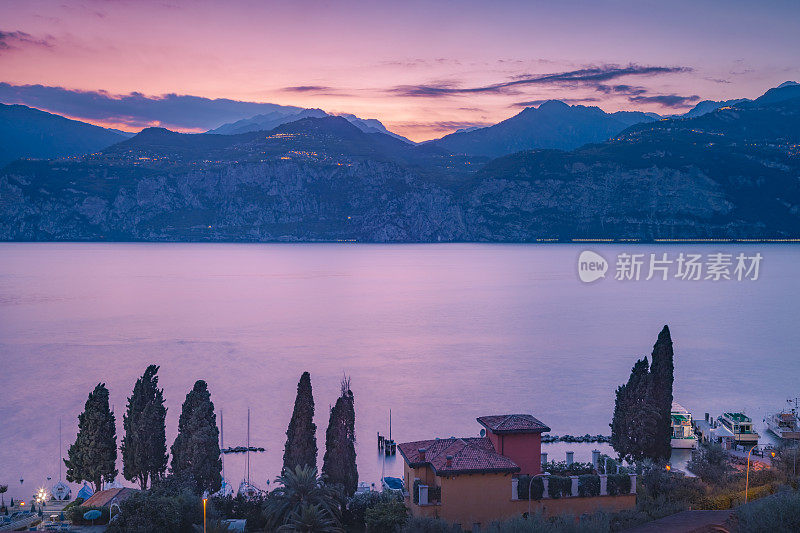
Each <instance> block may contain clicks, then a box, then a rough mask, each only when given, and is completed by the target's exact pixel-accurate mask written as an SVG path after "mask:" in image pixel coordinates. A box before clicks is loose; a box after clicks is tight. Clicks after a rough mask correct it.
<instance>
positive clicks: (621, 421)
mask: <svg viewBox="0 0 800 533" xmlns="http://www.w3.org/2000/svg"><path fill="white" fill-rule="evenodd" d="M673 370H674V367H673V352H672V339H671V338H670V334H669V328H668V327H667V326H664V329H663V330H661V333H660V334H659V335H658V340H657V341H656V344H655V346H654V347H653V354H652V364H650V365H649V369H648V363H647V359H646V358H644V359H640V360H638V361H636V364H635V365H634V366H633V368H632V369H631V375H630V378H629V379H628V382H627V383H626V384H625V385H622V386H620V387H619V388H617V394H616V401H615V405H614V416H613V418H612V420H611V424H610V425H611V445H612V446H613V447H614V450H615V451H616V452H617V454H619V456H620V457H622V458H624V459H629V460H630V459H642V458H645V457H649V458H651V459H655V460H667V459H669V457H670V453H671V451H672V450H671V448H670V439H671V436H672V425H671V421H670V412H671V410H672V384H673V381H674V378H673Z"/></svg>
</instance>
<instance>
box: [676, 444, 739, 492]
mask: <svg viewBox="0 0 800 533" xmlns="http://www.w3.org/2000/svg"><path fill="white" fill-rule="evenodd" d="M686 466H687V468H688V469H689V470H690V471H691V472H692V473H693V474H695V475H696V476H698V477H699V478H700V479H702V480H703V481H705V482H706V483H711V484H712V485H717V486H721V485H725V484H726V483H727V482H728V481H729V478H730V475H731V470H732V468H731V463H730V456H729V455H728V452H726V451H725V450H724V449H723V448H722V446H720V445H719V444H713V443H712V444H702V445H701V446H700V447H699V448H698V449H697V450H695V451H694V452H693V453H692V460H691V461H689V463H688V464H687V465H686Z"/></svg>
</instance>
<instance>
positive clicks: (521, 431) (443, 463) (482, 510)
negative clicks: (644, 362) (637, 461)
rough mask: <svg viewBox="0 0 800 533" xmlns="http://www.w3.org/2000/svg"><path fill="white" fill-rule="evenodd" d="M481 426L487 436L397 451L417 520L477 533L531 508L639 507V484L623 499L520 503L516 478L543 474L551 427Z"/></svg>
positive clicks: (489, 422)
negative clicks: (544, 438)
mask: <svg viewBox="0 0 800 533" xmlns="http://www.w3.org/2000/svg"><path fill="white" fill-rule="evenodd" d="M478 422H479V423H480V424H481V425H482V426H483V427H484V428H485V429H486V436H485V437H466V438H455V437H451V438H449V439H432V440H423V441H416V442H406V443H402V444H400V445H399V446H398V448H399V450H400V453H401V455H402V456H403V459H404V461H405V464H404V470H403V481H404V483H405V486H406V487H407V488H408V491H409V494H408V496H407V500H406V504H407V505H408V507H409V508H410V509H411V512H412V514H413V515H414V516H429V517H437V518H442V519H445V520H447V521H450V522H454V523H458V524H460V525H461V526H462V527H464V528H465V529H475V526H481V525H486V524H489V523H491V522H493V521H496V520H501V519H505V518H511V517H515V516H520V515H523V514H524V513H527V512H528V510H529V509H530V511H531V512H534V513H535V512H540V513H544V514H547V515H557V514H565V513H570V514H573V515H575V516H578V515H580V514H582V513H587V512H593V511H596V510H600V509H605V510H608V511H616V510H620V509H630V508H632V507H634V506H635V504H636V495H635V482H634V485H633V487H634V488H633V490H632V491H631V492H632V493H631V494H625V495H618V496H596V497H583V498H582V497H570V498H559V499H548V498H546V497H545V499H542V500H538V501H535V500H534V501H530V502H529V501H528V500H519V499H518V498H517V476H519V475H520V474H529V475H537V474H541V473H542V472H541V469H542V467H541V451H542V450H541V448H542V444H541V442H542V441H541V434H542V432H546V431H550V428H549V427H547V426H546V425H544V424H543V423H542V422H540V421H539V420H537V419H536V418H534V417H533V416H531V415H527V414H517V415H495V416H483V417H480V418H478ZM415 481H416V483H415ZM575 483H576V485H577V478H576V482H575Z"/></svg>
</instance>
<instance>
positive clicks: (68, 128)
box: [0, 104, 126, 167]
mask: <svg viewBox="0 0 800 533" xmlns="http://www.w3.org/2000/svg"><path fill="white" fill-rule="evenodd" d="M125 138H126V136H125V135H124V134H122V133H121V132H117V131H112V130H108V129H105V128H101V127H98V126H94V125H92V124H86V123H85V122H79V121H77V120H70V119H68V118H64V117H62V116H60V115H53V114H52V113H46V112H44V111H40V110H38V109H34V108H31V107H27V106H24V105H5V104H0V167H2V166H4V165H6V164H8V163H9V162H11V161H13V160H15V159H19V158H20V157H28V158H38V159H50V158H56V157H67V156H76V155H83V154H86V153H90V152H95V151H98V150H102V149H103V148H105V147H107V146H110V145H112V144H114V143H118V142H120V141H123V140H125Z"/></svg>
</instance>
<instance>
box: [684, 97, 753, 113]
mask: <svg viewBox="0 0 800 533" xmlns="http://www.w3.org/2000/svg"><path fill="white" fill-rule="evenodd" d="M748 101H749V100H747V98H737V99H734V100H724V101H714V100H703V101H702V102H698V103H697V105H696V106H694V107H693V108H692V109H690V110H689V111H687V112H686V113H684V114H683V115H680V116H681V117H683V118H695V117H699V116H701V115H705V114H706V113H711V112H712V111H716V110H717V109H719V108H720V107H726V106H731V105H736V104H740V103H742V102H748Z"/></svg>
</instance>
